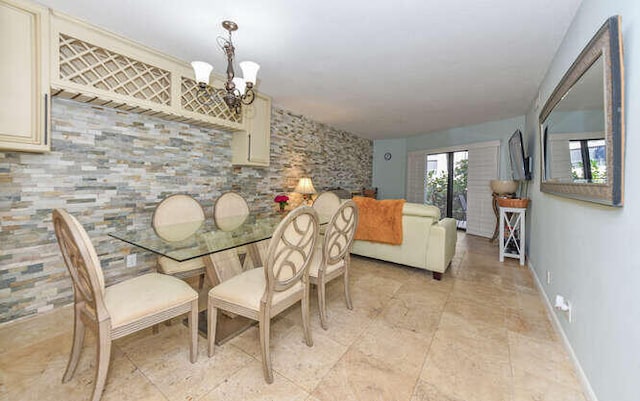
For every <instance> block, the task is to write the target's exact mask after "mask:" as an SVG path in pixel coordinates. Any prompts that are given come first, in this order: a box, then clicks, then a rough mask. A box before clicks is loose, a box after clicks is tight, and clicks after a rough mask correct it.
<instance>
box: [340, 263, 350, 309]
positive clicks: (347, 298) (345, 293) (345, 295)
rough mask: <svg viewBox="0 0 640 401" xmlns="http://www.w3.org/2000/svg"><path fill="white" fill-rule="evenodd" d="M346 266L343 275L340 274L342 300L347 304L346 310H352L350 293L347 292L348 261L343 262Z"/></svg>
mask: <svg viewBox="0 0 640 401" xmlns="http://www.w3.org/2000/svg"><path fill="white" fill-rule="evenodd" d="M345 263H346V266H345V268H344V273H342V277H344V300H345V302H346V303H347V309H349V310H352V309H353V303H352V302H351V291H349V260H348V259H347V260H346V261H345Z"/></svg>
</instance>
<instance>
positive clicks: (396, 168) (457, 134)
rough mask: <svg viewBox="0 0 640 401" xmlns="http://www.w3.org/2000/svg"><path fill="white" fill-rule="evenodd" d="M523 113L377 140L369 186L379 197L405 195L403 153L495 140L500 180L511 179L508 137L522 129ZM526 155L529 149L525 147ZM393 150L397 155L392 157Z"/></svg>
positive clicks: (404, 161) (404, 156) (404, 157)
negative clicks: (385, 155)
mask: <svg viewBox="0 0 640 401" xmlns="http://www.w3.org/2000/svg"><path fill="white" fill-rule="evenodd" d="M524 128H525V116H519V117H515V118H509V119H506V120H498V121H490V122H486V123H482V124H476V125H469V126H466V127H459V128H451V129H447V130H444V131H437V132H432V133H429V134H424V135H418V136H412V137H408V138H404V139H390V140H389V139H385V140H377V141H374V143H373V186H376V187H378V193H379V194H381V196H379V197H380V198H382V199H389V198H402V197H404V196H405V185H406V170H407V152H411V151H415V150H429V149H442V148H449V147H452V146H459V145H467V144H471V143H478V142H487V141H495V140H498V141H500V142H501V146H500V176H499V177H498V178H501V179H511V166H510V161H509V153H508V150H509V147H508V140H509V137H510V136H511V134H513V132H514V131H515V130H516V129H519V130H521V131H523V132H524ZM385 152H391V153H392V154H393V157H392V158H391V160H390V161H385V160H384V158H383V155H384V153H385ZM525 152H526V153H527V155H529V154H530V153H531V151H530V150H529V149H528V148H526V147H525ZM396 153H397V154H398V155H397V156H396Z"/></svg>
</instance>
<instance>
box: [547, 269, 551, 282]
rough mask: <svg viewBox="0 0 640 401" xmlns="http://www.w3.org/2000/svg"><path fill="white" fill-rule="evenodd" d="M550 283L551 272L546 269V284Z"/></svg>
mask: <svg viewBox="0 0 640 401" xmlns="http://www.w3.org/2000/svg"><path fill="white" fill-rule="evenodd" d="M549 284H551V272H550V271H549V270H547V285H549Z"/></svg>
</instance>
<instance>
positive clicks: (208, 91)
mask: <svg viewBox="0 0 640 401" xmlns="http://www.w3.org/2000/svg"><path fill="white" fill-rule="evenodd" d="M222 27H223V28H224V29H226V30H227V32H229V38H228V39H226V38H223V37H222V36H218V39H217V41H218V45H219V46H220V47H221V48H222V51H223V52H224V53H225V55H226V56H227V81H226V82H225V84H224V89H216V88H214V87H212V86H211V85H210V84H209V76H210V75H211V71H212V70H213V66H211V64H209V63H206V62H204V61H193V62H192V63H191V66H192V67H193V71H194V73H195V75H196V82H198V94H197V99H198V101H199V102H200V103H202V104H205V105H210V104H213V103H219V102H222V101H224V102H225V103H226V104H227V106H228V107H229V108H230V109H231V110H234V111H235V112H236V113H238V114H240V113H241V112H242V105H250V104H251V103H253V100H254V99H255V97H256V93H255V90H254V89H253V86H254V85H255V83H256V79H257V76H258V70H259V69H260V66H259V65H258V64H257V63H254V62H253V61H243V62H241V63H240V64H239V65H240V69H241V70H242V75H243V77H242V78H240V77H236V76H235V72H234V70H233V61H234V59H235V50H236V48H235V47H234V46H233V42H232V40H231V32H233V31H236V30H238V24H236V23H235V22H233V21H223V22H222Z"/></svg>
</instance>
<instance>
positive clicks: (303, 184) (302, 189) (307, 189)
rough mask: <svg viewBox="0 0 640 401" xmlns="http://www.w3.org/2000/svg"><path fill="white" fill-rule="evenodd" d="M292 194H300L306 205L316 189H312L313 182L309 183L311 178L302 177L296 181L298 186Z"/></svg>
mask: <svg viewBox="0 0 640 401" xmlns="http://www.w3.org/2000/svg"><path fill="white" fill-rule="evenodd" d="M293 192H297V193H299V194H302V199H304V203H305V204H308V203H309V201H310V200H311V195H313V194H315V193H316V189H315V188H314V187H313V182H311V178H309V177H303V178H300V181H298V185H296V189H294V190H293Z"/></svg>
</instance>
